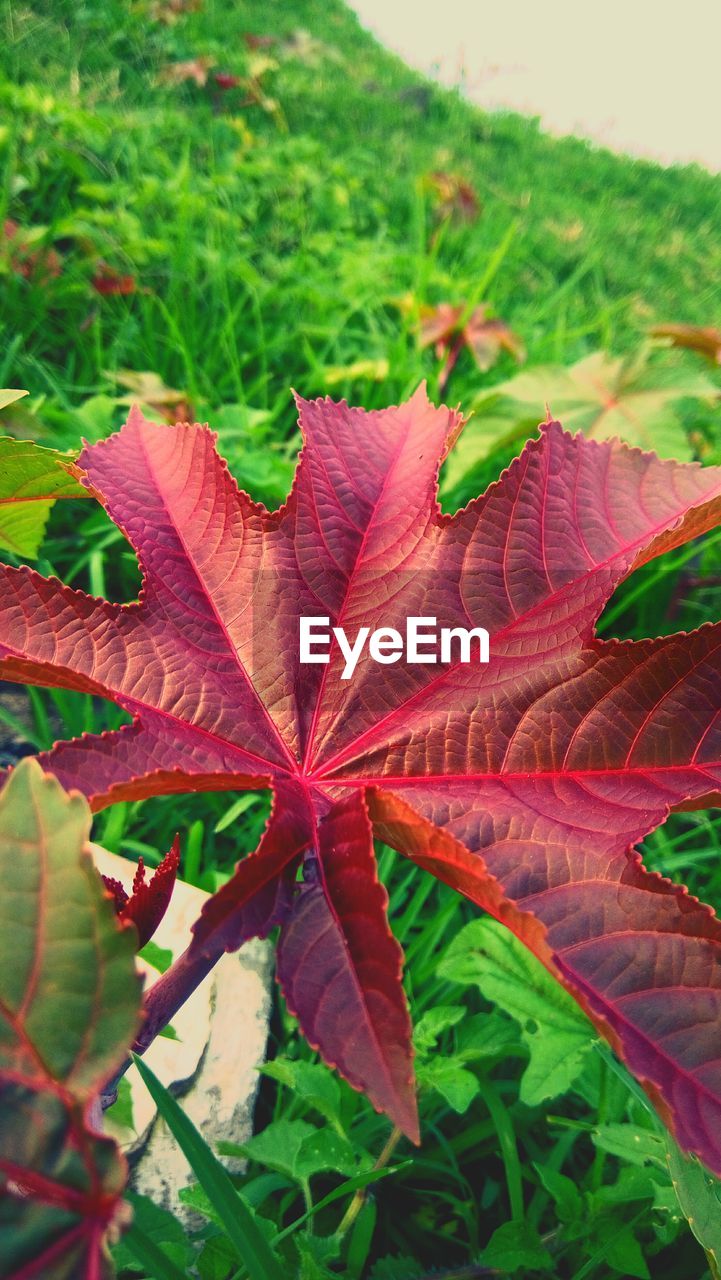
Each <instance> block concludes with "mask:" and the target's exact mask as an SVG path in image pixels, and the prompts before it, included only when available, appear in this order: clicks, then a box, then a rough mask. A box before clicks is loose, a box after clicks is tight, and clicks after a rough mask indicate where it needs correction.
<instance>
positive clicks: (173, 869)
mask: <svg viewBox="0 0 721 1280" xmlns="http://www.w3.org/2000/svg"><path fill="white" fill-rule="evenodd" d="M179 865H180V840H179V838H178V836H176V837H175V840H174V841H173V847H172V849H170V850H169V852H168V853H166V855H165V857H164V858H163V861H162V862H161V863H160V866H158V867H156V868H155V871H154V872H153V874H152V875H151V877H150V880H148V881H146V879H145V863H144V862H143V859H142V858H139V859H138V865H137V867H136V869H135V875H134V877H133V887H132V890H131V892H130V893H128V892H127V890H126V889H125V888H124V886H123V885H122V884H121V883H120V881H119V880H115V879H113V877H112V876H103V877H102V879H103V880H104V881H105V886H106V888H107V889H109V890H110V893H111V894H112V897H113V901H114V903H115V911H116V914H117V915H118V917H119V919H120V920H131V921H132V923H133V924H134V925H135V927H136V929H137V931H138V950H140V949H141V948H142V947H144V946H145V944H146V942H149V941H150V939H151V938H152V936H153V934H154V933H155V930H156V929H157V927H158V925H159V924H160V921H161V920H162V918H163V916H164V915H165V913H166V911H167V910H168V907H169V905H170V899H171V897H172V896H173V887H174V885H175V880H176V877H177V874H178V866H179Z"/></svg>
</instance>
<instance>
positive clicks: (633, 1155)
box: [593, 1124, 666, 1166]
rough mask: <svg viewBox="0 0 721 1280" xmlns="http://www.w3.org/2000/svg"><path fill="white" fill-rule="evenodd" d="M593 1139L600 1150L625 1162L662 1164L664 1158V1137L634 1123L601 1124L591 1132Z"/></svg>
mask: <svg viewBox="0 0 721 1280" xmlns="http://www.w3.org/2000/svg"><path fill="white" fill-rule="evenodd" d="M593 1141H594V1142H595V1144H596V1146H597V1147H599V1148H600V1149H601V1151H607V1152H608V1154H609V1155H612V1156H617V1157H618V1159H619V1160H625V1161H626V1163H627V1164H634V1165H641V1166H642V1165H645V1164H648V1163H653V1164H656V1165H662V1164H663V1163H664V1162H665V1158H666V1147H665V1139H664V1137H663V1136H662V1135H661V1134H660V1133H656V1132H654V1130H652V1129H642V1128H641V1126H640V1125H635V1124H603V1125H599V1127H598V1128H597V1129H595V1130H594V1133H593Z"/></svg>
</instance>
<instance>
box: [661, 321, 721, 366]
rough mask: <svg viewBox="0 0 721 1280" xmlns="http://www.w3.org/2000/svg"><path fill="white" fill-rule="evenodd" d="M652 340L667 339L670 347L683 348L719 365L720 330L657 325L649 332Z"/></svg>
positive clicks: (691, 326) (692, 325)
mask: <svg viewBox="0 0 721 1280" xmlns="http://www.w3.org/2000/svg"><path fill="white" fill-rule="evenodd" d="M651 336H652V337H654V338H668V339H669V341H670V343H671V346H672V347H685V348H686V349H687V350H688V351H696V352H698V354H699V355H700V356H705V357H706V359H707V360H710V361H711V363H712V364H721V329H714V328H713V327H712V326H710V325H709V326H708V327H704V326H702V325H697V324H657V325H655V326H654V328H653V329H652V330H651Z"/></svg>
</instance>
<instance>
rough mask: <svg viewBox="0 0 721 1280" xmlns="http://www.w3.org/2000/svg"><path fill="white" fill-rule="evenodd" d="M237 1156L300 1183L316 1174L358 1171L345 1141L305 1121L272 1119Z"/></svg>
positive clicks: (239, 1149)
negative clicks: (248, 1159) (276, 1171)
mask: <svg viewBox="0 0 721 1280" xmlns="http://www.w3.org/2000/svg"><path fill="white" fill-rule="evenodd" d="M237 1153H238V1154H240V1155H244V1156H248V1157H249V1158H250V1159H251V1160H257V1161H258V1163H259V1164H263V1165H265V1166H266V1168H268V1169H277V1170H278V1172H279V1173H285V1174H286V1175H287V1176H288V1177H289V1178H292V1179H293V1180H294V1181H296V1182H300V1183H305V1182H307V1181H308V1179H309V1178H310V1177H312V1176H313V1174H315V1173H327V1172H335V1173H342V1174H345V1175H347V1176H351V1175H352V1174H354V1173H357V1172H358V1169H359V1164H358V1160H357V1159H356V1156H355V1154H354V1152H353V1148H352V1147H351V1145H350V1143H349V1142H348V1140H347V1139H346V1138H343V1137H341V1136H340V1134H337V1133H334V1132H333V1131H331V1130H329V1129H317V1128H316V1127H315V1125H312V1124H308V1123H307V1122H306V1121H305V1120H283V1119H281V1120H274V1121H272V1122H271V1124H269V1125H267V1126H266V1128H265V1129H263V1131H262V1132H261V1133H258V1134H256V1135H255V1137H253V1138H250V1139H249V1141H248V1142H244V1143H242V1145H241V1146H239V1147H238V1148H237Z"/></svg>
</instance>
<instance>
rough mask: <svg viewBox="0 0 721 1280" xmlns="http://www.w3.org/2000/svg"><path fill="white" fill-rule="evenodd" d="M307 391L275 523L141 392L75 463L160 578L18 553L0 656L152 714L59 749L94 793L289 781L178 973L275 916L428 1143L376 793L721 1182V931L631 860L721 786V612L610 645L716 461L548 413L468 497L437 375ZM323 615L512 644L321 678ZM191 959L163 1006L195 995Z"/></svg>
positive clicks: (1, 611)
mask: <svg viewBox="0 0 721 1280" xmlns="http://www.w3.org/2000/svg"><path fill="white" fill-rule="evenodd" d="M300 410H301V426H302V430H303V434H304V438H305V448H304V451H303V454H302V457H301V460H300V462H299V466H298V473H297V477H296V481H295V485H294V488H293V492H292V495H291V497H290V499H289V501H288V502H287V503H286V505H285V506H284V507H282V508H281V509H280V510H279V511H277V512H275V513H273V514H269V513H268V512H267V511H266V510H265V509H264V508H263V507H262V506H260V505H258V504H256V503H254V502H252V501H251V500H250V498H248V497H247V496H246V495H244V494H242V493H239V492H238V490H237V487H236V485H235V483H234V481H233V479H232V477H231V476H230V474H229V472H228V470H227V467H226V465H225V464H224V463H223V462H222V461H221V460H220V459H219V457H218V455H217V453H216V452H215V447H214V437H213V436H212V435H211V433H210V432H209V431H208V430H207V429H206V428H202V427H188V426H175V427H163V426H156V425H151V424H148V423H146V422H145V421H144V420H143V418H142V416H141V415H140V414H139V413H138V412H137V411H134V412H133V413H131V415H130V419H129V421H128V424H127V425H126V426H125V427H124V428H123V430H122V431H121V432H120V433H119V434H117V435H115V436H112V437H111V438H110V439H109V440H107V441H104V442H102V443H100V444H97V445H94V446H92V447H90V448H86V449H85V451H84V452H83V454H82V455H81V457H80V460H79V466H80V468H81V471H82V473H83V474H84V476H85V480H86V483H87V484H88V486H90V487H91V488H92V491H93V492H94V493H95V494H96V495H97V496H99V498H100V500H101V501H102V502H103V503H104V504H105V506H106V508H107V510H108V512H109V513H110V515H111V516H112V518H113V519H114V520H115V521H116V523H117V524H118V525H119V526H120V527H121V528H122V529H123V531H124V532H125V534H126V536H127V538H128V539H129V541H130V542H131V544H132V545H133V547H134V548H135V550H136V552H137V553H138V556H139V559H140V562H141V564H142V566H143V571H144V587H143V593H142V597H141V600H140V601H139V602H138V603H136V604H130V605H117V604H109V603H106V602H104V601H102V600H93V599H91V598H89V597H88V596H85V595H83V594H82V593H81V592H77V591H73V590H71V589H70V588H68V587H64V586H62V585H61V584H60V583H58V582H56V581H53V580H47V579H44V578H42V577H40V576H39V575H38V574H36V573H34V572H33V571H32V570H30V569H8V568H6V569H3V570H2V576H1V580H2V584H3V587H2V604H1V605H0V658H1V661H0V674H1V675H2V676H3V677H5V678H6V679H11V680H16V681H20V682H30V683H37V684H50V685H56V686H60V687H64V688H69V689H76V690H80V691H86V692H91V693H94V694H98V695H100V696H103V697H106V698H110V699H113V700H114V701H115V702H117V703H118V705H119V706H121V707H122V708H124V709H125V711H126V712H127V713H128V714H129V716H131V717H132V723H131V724H129V725H127V726H126V727H124V728H121V729H119V730H116V731H113V732H111V733H107V734H104V735H102V736H99V737H92V736H86V737H83V738H81V739H77V740H75V741H73V742H68V743H61V744H59V745H58V746H57V747H55V748H54V749H53V750H52V751H51V752H49V753H47V754H46V755H45V756H43V757H42V760H43V764H44V766H45V767H46V768H47V769H50V770H51V771H52V772H54V773H56V774H57V775H58V777H59V778H60V779H61V781H62V782H63V783H64V784H65V785H66V786H76V787H79V788H80V789H81V790H82V791H84V792H85V794H86V795H88V796H89V797H90V799H91V802H92V804H93V806H94V807H95V808H96V809H99V808H102V807H103V806H104V805H106V804H110V803H113V802H114V801H120V800H126V799H138V798H142V797H144V796H151V795H156V794H160V793H168V792H173V791H176V792H178V791H189V790H205V789H213V790H215V789H227V790H237V789H241V788H258V787H270V788H272V790H273V792H274V806H273V812H272V816H271V819H270V823H269V826H268V829H267V831H266V833H265V835H264V837H263V839H262V841H261V844H260V846H259V848H258V850H257V851H256V853H254V854H252V855H250V856H249V857H247V858H245V859H244V860H243V861H241V862H240V864H239V866H238V869H237V871H236V874H235V876H234V877H233V878H232V879H231V880H230V882H229V883H228V884H227V885H226V886H225V887H224V888H223V889H222V890H221V891H220V893H219V894H217V895H216V896H215V897H214V898H213V899H211V901H210V902H209V903H208V905H207V907H206V909H205V911H204V913H203V916H202V918H201V920H200V922H199V923H198V925H197V926H196V932H195V940H194V943H193V944H192V946H191V948H190V950H189V952H188V953H187V955H186V957H184V959H183V964H184V965H185V966H186V969H187V968H188V967H189V968H192V967H193V965H195V966H196V967H199V968H200V969H202V968H203V965H204V964H206V963H207V964H209V963H211V962H212V959H213V958H214V957H215V956H217V955H218V954H219V953H220V952H222V950H223V949H224V948H232V947H234V946H237V945H239V943H240V942H241V941H242V940H243V939H244V938H245V937H247V936H249V934H250V933H252V932H263V931H267V929H268V928H269V927H270V925H271V923H273V922H277V921H279V920H280V921H284V923H283V924H282V925H281V928H282V936H281V942H280V948H279V956H280V966H281V976H282V980H283V985H284V987H285V989H286V991H287V993H288V997H289V1000H290V1002H291V1004H292V1006H293V1007H294V1008H296V1009H297V1011H298V1015H299V1017H300V1019H301V1022H302V1024H303V1026H304V1027H305V1028H306V1030H307V1032H308V1035H309V1036H310V1037H311V1038H312V1039H313V1041H314V1043H317V1044H318V1045H319V1047H320V1048H321V1051H322V1052H323V1054H324V1055H325V1056H326V1058H328V1059H329V1060H330V1061H332V1062H335V1063H337V1065H338V1067H339V1069H340V1070H341V1071H342V1072H343V1073H344V1074H345V1075H346V1076H347V1077H348V1078H349V1079H350V1080H351V1081H352V1082H353V1083H354V1084H356V1085H359V1086H361V1087H363V1088H364V1089H366V1090H367V1091H368V1092H369V1094H370V1096H371V1098H372V1099H373V1101H374V1102H375V1104H376V1105H377V1106H378V1107H382V1108H383V1109H385V1110H387V1111H388V1113H389V1114H390V1115H391V1116H392V1117H393V1119H394V1120H395V1121H396V1122H397V1123H399V1124H400V1125H402V1126H403V1127H404V1128H405V1129H406V1131H407V1132H409V1133H411V1134H414V1133H415V1117H414V1115H413V1114H412V1104H411V1102H410V1099H409V1092H408V1085H407V1081H408V1076H409V1073H410V1047H409V1038H408V1026H407V1021H406V1019H405V1015H404V1014H403V1012H402V996H401V988H400V983H399V979H398V957H397V951H396V950H395V947H394V946H393V944H392V943H391V942H390V940H389V938H388V935H387V926H386V924H385V919H384V902H383V899H382V895H381V891H380V890H379V888H378V886H377V884H376V881H375V874H374V872H373V868H372V862H371V857H372V855H371V850H370V843H369V838H368V832H367V827H364V817H363V812H364V811H363V797H364V796H365V803H366V805H367V807H368V813H369V815H370V819H371V821H372V822H373V824H374V826H375V829H376V831H377V832H378V833H379V834H380V835H382V837H383V838H384V839H385V840H387V841H388V842H390V843H392V844H393V845H395V846H396V847H397V848H398V849H400V851H401V852H402V853H404V854H405V855H406V856H407V857H409V858H411V859H412V860H414V861H415V862H416V863H417V864H418V865H419V866H420V867H425V868H427V869H428V870H430V871H431V872H432V873H433V874H434V875H437V876H438V877H439V878H441V879H443V880H445V881H447V882H448V883H449V884H452V885H453V886H454V887H455V888H456V889H458V890H459V891H460V892H462V893H464V894H465V895H466V896H467V897H469V898H470V899H472V900H473V901H474V902H476V903H478V904H479V905H481V906H483V907H485V908H486V909H487V910H488V911H490V912H491V913H492V914H493V915H495V916H497V918H498V919H500V920H502V921H504V922H505V923H506V924H507V925H508V926H509V928H511V929H513V930H514V932H515V933H517V934H518V936H519V937H521V938H523V940H524V941H525V942H526V943H527V945H528V946H529V947H531V948H532V949H533V950H534V951H535V952H536V954H538V955H539V956H540V957H541V958H542V959H543V960H544V962H545V963H546V965H547V966H548V968H549V969H550V970H551V971H552V972H553V973H555V974H556V976H557V977H558V978H559V979H560V981H562V982H563V983H564V984H565V985H566V986H567V987H568V988H569V990H571V991H572V992H573V993H574V994H575V995H576V998H577V999H578V1000H579V1002H580V1003H581V1004H582V1006H583V1007H584V1008H585V1009H586V1010H587V1011H588V1012H589V1014H590V1015H591V1017H592V1018H593V1019H594V1020H595V1022H596V1024H597V1025H598V1027H599V1028H600V1029H601V1030H602V1032H603V1033H604V1034H605V1035H606V1036H607V1037H608V1038H609V1039H610V1041H611V1042H612V1043H613V1044H614V1046H616V1048H617V1049H618V1050H619V1052H620V1053H621V1054H622V1055H623V1056H624V1057H625V1059H626V1061H627V1062H628V1064H629V1066H630V1067H631V1069H632V1070H633V1071H634V1072H635V1073H636V1074H637V1075H638V1077H639V1078H640V1079H641V1080H642V1082H643V1083H644V1087H645V1088H646V1090H647V1092H648V1093H649V1094H650V1096H651V1097H652V1098H653V1099H654V1101H655V1103H656V1105H657V1106H658V1108H659V1110H660V1111H661V1113H662V1114H663V1115H664V1117H665V1118H666V1120H667V1121H668V1123H669V1124H670V1125H671V1126H672V1128H673V1129H674V1132H675V1133H676V1135H677V1137H678V1139H679V1141H680V1142H681V1144H682V1145H683V1146H684V1147H686V1148H687V1149H691V1150H694V1151H696V1152H697V1153H698V1154H699V1155H700V1156H701V1157H702V1158H703V1159H704V1160H705V1161H706V1162H707V1164H708V1165H709V1166H710V1167H711V1168H713V1169H714V1170H716V1171H717V1172H721V1136H720V1135H721V1060H720V1059H719V1049H718V1045H719V1035H720V1034H721V964H720V963H719V960H720V959H721V925H720V924H719V922H718V921H717V920H716V918H715V916H714V914H713V912H712V911H711V910H710V909H709V908H707V907H704V906H702V905H700V904H699V903H697V902H696V901H695V900H694V899H692V898H690V897H689V896H688V894H687V893H686V892H685V890H683V889H681V888H678V887H676V886H674V885H672V884H671V883H670V882H669V881H667V880H664V879H662V878H661V877H659V876H657V875H653V874H650V873H648V872H646V871H645V870H644V868H643V867H642V865H641V863H640V860H639V857H638V855H637V854H636V853H635V852H633V846H634V845H635V844H636V843H637V842H638V841H639V840H641V839H642V837H643V836H644V835H645V834H646V833H647V832H648V831H650V830H651V829H652V828H654V827H655V826H657V825H658V824H659V823H660V822H663V821H664V819H665V818H666V816H667V814H668V812H669V810H670V809H672V808H675V807H684V808H689V807H694V806H696V807H702V806H704V805H706V804H708V803H715V802H718V801H719V799H720V798H721V625H718V624H714V625H710V626H705V627H703V628H701V629H700V630H699V631H697V632H694V633H692V634H691V635H672V636H667V637H663V638H661V639H658V640H646V641H642V642H638V643H636V642H623V643H619V642H614V641H611V642H609V641H601V640H599V639H597V638H596V636H595V631H594V626H595V622H596V620H597V619H598V617H599V616H600V614H601V612H602V611H603V609H604V606H605V604H606V602H607V601H608V600H609V598H610V597H611V595H612V594H613V592H614V590H615V588H616V587H617V585H618V584H619V583H620V582H621V581H622V580H623V579H624V578H625V577H627V576H628V574H629V573H631V572H632V570H634V569H636V568H638V567H640V566H642V565H644V564H646V563H647V562H648V561H649V560H651V559H652V558H653V557H655V556H657V555H660V554H661V553H662V552H664V551H666V550H669V549H671V548H674V547H678V546H681V545H682V544H684V543H685V542H687V541H688V540H689V539H691V538H694V537H696V536H697V535H699V534H701V533H703V532H704V531H705V530H707V529H710V528H712V527H714V526H715V525H716V524H718V523H719V520H720V519H721V469H719V468H708V469H705V468H702V467H699V466H691V465H680V464H677V463H674V462H666V461H661V460H660V459H658V458H656V457H655V456H654V455H652V454H644V453H641V452H640V451H638V450H633V449H629V448H628V447H626V446H624V445H621V444H619V443H618V442H616V441H603V442H595V441H589V440H587V439H585V438H584V437H582V436H575V437H572V436H569V435H567V434H566V433H565V432H564V431H563V430H562V429H561V427H560V426H559V424H558V423H553V422H549V423H546V424H544V426H543V427H542V429H541V433H540V436H539V438H538V439H536V440H533V441H531V442H530V443H529V444H528V445H527V446H526V448H525V449H524V451H523V453H522V455H521V456H520V458H518V459H517V460H516V461H515V462H514V463H513V464H512V465H511V467H510V468H509V469H508V470H507V471H506V472H505V473H504V475H503V476H502V478H501V480H500V481H499V482H498V483H497V484H495V485H493V486H491V488H490V489H489V490H488V492H487V493H486V494H485V495H484V496H483V497H482V498H478V499H477V500H476V501H474V502H472V503H471V504H470V505H469V506H468V507H467V508H465V509H464V510H463V511H461V512H459V513H458V514H457V515H456V516H453V517H449V516H445V515H443V514H441V512H440V510H439V507H438V503H437V497H436V492H437V490H436V482H437V472H438V466H439V463H440V461H441V460H442V458H443V457H444V455H445V452H446V450H447V449H448V448H449V447H450V446H451V445H452V443H453V441H454V439H455V437H456V435H457V433H458V431H459V429H460V427H461V425H462V423H461V418H460V416H459V414H457V413H455V412H453V411H450V410H448V409H445V408H441V409H436V408H434V407H433V406H432V405H430V404H429V403H428V402H427V400H426V398H425V394H424V393H423V392H422V391H420V392H418V393H417V394H416V395H415V396H414V397H413V399H412V400H410V401H409V402H408V403H407V404H405V405H401V406H399V407H396V408H392V409H388V410H384V411H381V412H373V413H365V412H364V411H363V410H360V409H349V408H348V406H347V405H345V404H344V403H342V404H339V405H336V404H333V403H332V402H331V401H329V400H321V401H315V402H311V403H309V402H303V401H301V402H300ZM302 616H316V617H317V616H324V617H328V618H330V620H331V624H332V625H335V626H342V627H344V629H345V630H346V633H347V634H348V636H349V637H350V638H351V639H353V638H354V637H355V635H356V634H357V631H358V629H359V628H360V626H367V627H369V628H371V630H372V629H375V628H377V627H381V626H384V627H395V628H397V629H398V630H400V631H401V632H402V633H403V632H404V631H405V625H406V619H407V618H408V617H409V616H418V617H425V616H430V617H435V618H436V619H437V623H438V626H439V627H443V626H445V627H452V626H463V627H468V626H483V627H485V628H487V629H488V631H489V633H490V652H491V660H490V662H489V663H488V665H483V666H481V665H478V664H474V663H470V664H462V663H460V662H459V661H453V662H452V663H449V664H438V665H435V666H431V665H427V666H424V665H414V664H408V663H406V662H405V660H401V661H399V662H397V663H396V664H395V665H394V666H392V667H388V666H384V665H380V664H378V663H376V662H374V661H373V660H372V659H371V658H370V657H369V656H368V655H367V652H366V653H365V654H364V656H363V657H362V658H361V660H360V661H359V663H358V666H357V668H356V670H355V672H354V674H353V677H352V678H351V679H350V680H343V679H341V673H342V670H343V666H344V662H343V660H342V658H341V656H340V655H339V653H338V651H337V650H336V649H334V650H333V652H332V653H331V660H330V663H329V665H327V666H320V665H316V666H301V665H300V663H299V652H298V632H299V618H300V617H302ZM301 866H302V867H303V872H302V875H303V880H302V882H299V880H298V874H299V872H298V868H299V867H301ZM304 921H305V924H304ZM296 970H297V972H296ZM171 974H172V970H169V971H168V973H167V974H165V975H164V976H163V978H161V979H160V981H159V982H158V983H157V984H156V986H155V987H154V988H153V993H151V997H150V1000H152V998H153V996H154V994H155V993H156V992H158V993H159V994H158V997H157V999H158V1000H160V999H162V998H166V999H168V998H169V997H170V995H172V992H173V990H174V989H177V988H178V977H177V973H176V975H175V977H172V976H171ZM318 974H323V975H325V979H324V981H323V982H322V983H321V984H319V983H318V982H317V980H315V981H314V975H318ZM301 975H302V980H301ZM331 975H332V977H331ZM173 984H175V987H174V985H173ZM334 984H338V991H339V992H342V993H343V996H342V997H340V998H339V997H338V992H333V991H332V987H333V986H334ZM181 985H182V984H181ZM344 1001H345V1005H346V1006H347V1007H352V1008H353V1009H354V1010H355V1011H356V1016H355V1017H354V1018H352V1019H351V1018H349V1017H348V1018H346V1017H344V1016H343V1015H344V1013H345V1012H346V1007H345V1006H344ZM171 1012H172V1011H171ZM146 1025H147V1024H146Z"/></svg>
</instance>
